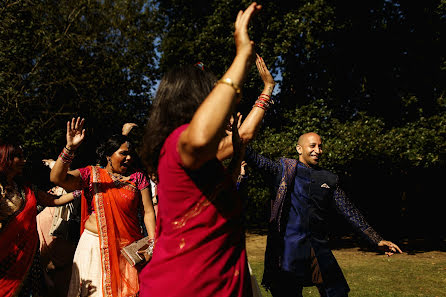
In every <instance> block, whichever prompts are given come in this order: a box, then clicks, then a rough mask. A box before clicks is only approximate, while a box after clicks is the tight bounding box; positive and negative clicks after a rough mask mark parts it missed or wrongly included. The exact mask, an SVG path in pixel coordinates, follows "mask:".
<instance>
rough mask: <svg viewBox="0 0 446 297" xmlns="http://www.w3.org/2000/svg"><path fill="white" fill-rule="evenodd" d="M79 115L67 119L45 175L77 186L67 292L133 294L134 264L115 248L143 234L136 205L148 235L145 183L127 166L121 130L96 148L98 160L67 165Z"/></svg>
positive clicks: (151, 219) (151, 225)
mask: <svg viewBox="0 0 446 297" xmlns="http://www.w3.org/2000/svg"><path fill="white" fill-rule="evenodd" d="M82 127H83V120H81V119H79V118H78V119H77V120H75V119H72V121H71V123H70V122H68V125H67V145H66V147H65V148H64V150H63V152H62V153H61V155H60V156H59V158H58V159H57V161H56V163H55V165H54V167H53V169H52V170H51V174H50V178H51V181H53V182H54V183H55V184H57V185H59V186H61V187H63V188H65V189H68V190H74V189H83V191H82V192H83V195H82V201H81V238H80V240H79V243H78V246H77V249H76V252H75V255H74V260H73V269H72V276H71V281H70V288H69V293H68V296H136V295H137V294H138V292H139V282H138V268H137V267H133V266H131V265H130V264H129V263H128V262H127V261H126V259H125V257H124V256H123V255H122V254H121V252H120V251H121V249H122V248H123V247H125V246H126V245H128V244H130V243H132V242H133V241H136V240H138V239H141V238H142V237H143V235H142V230H141V226H140V224H139V220H138V213H137V211H138V209H144V224H145V227H146V230H147V233H148V235H149V237H150V238H153V237H154V233H155V214H154V210H153V205H152V200H151V195H150V190H149V189H150V184H149V181H148V178H147V176H146V175H145V174H144V173H143V172H142V171H138V170H135V169H134V168H133V167H132V158H135V157H136V156H135V155H134V151H133V149H132V146H131V144H130V142H129V141H128V138H127V137H126V136H124V135H114V136H112V137H111V138H110V139H109V140H108V141H107V142H106V143H105V144H104V145H102V146H101V147H100V148H99V149H98V152H100V159H101V161H102V164H101V166H87V167H84V168H80V169H76V170H71V171H68V166H69V164H70V162H71V160H72V158H73V157H74V154H73V152H74V150H75V149H76V148H77V147H78V146H79V145H80V143H81V142H82V140H83V138H84V130H83V129H82Z"/></svg>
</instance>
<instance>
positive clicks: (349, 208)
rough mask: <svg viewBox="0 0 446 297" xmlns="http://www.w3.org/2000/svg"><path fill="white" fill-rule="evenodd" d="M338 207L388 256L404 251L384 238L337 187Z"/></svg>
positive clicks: (335, 194)
mask: <svg viewBox="0 0 446 297" xmlns="http://www.w3.org/2000/svg"><path fill="white" fill-rule="evenodd" d="M334 202H335V206H336V209H337V210H338V212H339V213H340V214H342V215H343V216H344V217H345V218H346V219H347V220H348V221H349V222H350V224H351V225H353V227H354V228H355V229H356V230H358V231H359V232H360V233H361V234H362V235H363V236H364V237H365V238H366V239H367V240H368V241H369V242H370V243H371V244H373V245H375V246H377V247H378V249H380V250H381V251H384V252H385V253H386V255H387V256H391V255H393V254H395V253H402V251H401V249H400V248H399V247H398V246H397V245H396V244H394V243H393V242H391V241H387V240H384V239H383V238H382V237H381V235H379V234H378V233H377V232H376V231H375V230H374V229H373V228H372V227H371V226H370V225H369V224H368V223H367V221H366V220H365V218H364V216H363V215H362V214H361V212H360V211H359V210H358V209H357V208H356V207H355V205H354V204H353V203H352V202H351V200H350V199H348V197H347V195H346V194H345V192H344V191H343V190H342V189H341V188H340V187H337V188H336V190H335V192H334Z"/></svg>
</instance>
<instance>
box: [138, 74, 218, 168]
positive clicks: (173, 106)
mask: <svg viewBox="0 0 446 297" xmlns="http://www.w3.org/2000/svg"><path fill="white" fill-rule="evenodd" d="M216 81H217V78H216V77H215V75H214V74H212V73H210V72H208V71H206V70H202V69H200V68H199V67H197V66H192V65H186V66H182V67H177V68H174V69H171V70H170V71H169V72H167V73H166V74H165V75H164V77H163V79H162V80H161V82H160V85H159V87H158V90H157V93H156V96H155V100H154V102H153V106H152V109H151V111H150V114H149V119H148V122H147V125H146V128H145V135H144V139H143V142H142V148H141V150H140V152H141V153H140V154H141V159H142V161H143V163H144V165H145V166H146V167H147V170H148V172H151V173H152V172H153V173H155V172H157V167H158V160H159V154H160V151H161V148H162V146H163V144H164V141H165V140H166V138H167V136H169V134H170V133H172V131H173V130H175V129H176V128H178V127H179V126H181V125H183V124H186V123H189V122H190V121H191V120H192V117H193V115H194V113H195V111H196V110H197V109H198V107H199V106H200V104H201V103H202V102H203V101H204V99H205V98H206V97H207V95H209V93H210V92H211V90H212V89H213V87H214V84H215V82H216Z"/></svg>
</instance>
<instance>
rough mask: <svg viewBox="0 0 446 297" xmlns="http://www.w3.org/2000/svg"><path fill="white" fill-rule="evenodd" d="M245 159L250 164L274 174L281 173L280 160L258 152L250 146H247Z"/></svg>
mask: <svg viewBox="0 0 446 297" xmlns="http://www.w3.org/2000/svg"><path fill="white" fill-rule="evenodd" d="M244 160H245V161H246V163H247V164H248V166H250V167H253V168H256V169H260V170H262V171H264V172H266V173H267V174H270V175H272V176H277V175H278V174H279V173H280V168H281V166H280V163H279V162H277V161H273V160H271V159H268V158H266V157H264V156H262V155H260V154H258V153H256V152H255V151H254V150H253V149H252V148H251V147H250V146H248V147H246V152H245V158H244Z"/></svg>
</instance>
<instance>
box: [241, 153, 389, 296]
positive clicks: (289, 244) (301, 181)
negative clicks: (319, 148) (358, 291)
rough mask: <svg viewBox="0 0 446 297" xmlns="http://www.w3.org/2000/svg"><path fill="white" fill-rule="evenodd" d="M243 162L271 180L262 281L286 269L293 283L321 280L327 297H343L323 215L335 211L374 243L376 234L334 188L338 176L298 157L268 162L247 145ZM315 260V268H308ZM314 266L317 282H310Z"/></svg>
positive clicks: (270, 280) (344, 285)
mask: <svg viewBox="0 0 446 297" xmlns="http://www.w3.org/2000/svg"><path fill="white" fill-rule="evenodd" d="M245 161H246V162H247V164H248V165H249V166H251V167H254V168H258V169H261V170H262V171H264V172H266V173H268V174H270V175H272V177H274V178H275V187H276V190H277V194H276V196H275V197H274V199H273V200H272V202H271V217H270V222H269V230H268V238H267V246H266V252H265V266H264V274H263V280H262V284H263V285H264V286H265V287H266V288H267V289H270V288H271V286H272V285H274V284H273V282H274V280H275V278H276V279H277V275H280V273H282V272H289V273H291V274H292V275H293V279H294V280H296V282H298V284H297V285H299V286H313V285H316V284H322V285H323V290H324V291H325V292H324V293H325V294H326V295H327V296H330V297H331V296H346V295H347V293H348V292H349V290H350V289H349V287H348V284H347V282H346V280H345V278H344V276H343V274H342V271H341V268H340V267H339V265H338V263H337V262H336V259H335V257H334V256H333V254H332V252H331V250H330V248H329V245H328V231H329V228H328V221H327V218H328V214H329V212H331V211H332V210H333V209H336V210H337V211H338V212H339V213H340V214H342V215H343V216H344V217H345V218H346V219H347V220H348V221H349V222H350V223H351V224H352V225H353V227H354V228H355V229H356V230H358V231H359V232H360V233H361V234H362V235H364V237H365V238H366V239H368V241H370V243H372V244H374V245H375V246H376V245H377V244H378V242H379V241H380V240H382V238H381V236H379V235H378V234H377V233H376V232H375V231H374V230H373V229H372V228H371V227H370V226H369V224H368V223H367V222H366V221H365V219H364V217H363V216H362V215H361V213H360V212H359V211H358V209H357V208H355V206H354V205H353V204H352V203H351V202H350V200H349V199H348V198H347V197H346V195H345V193H344V191H342V189H341V188H340V187H339V186H338V176H337V175H335V174H333V173H331V172H330V171H327V170H324V169H322V168H318V167H315V168H309V167H306V166H305V165H304V164H302V163H300V162H299V161H298V160H294V159H286V158H282V159H280V160H279V161H276V162H275V161H272V160H270V159H268V158H265V157H263V156H261V155H259V154H257V153H255V152H254V151H252V150H251V149H250V148H249V147H248V148H247V151H246V155H245ZM314 263H316V269H314ZM315 270H316V271H317V275H318V276H319V277H316V278H318V279H319V280H320V281H321V283H317V282H315V277H314V275H315Z"/></svg>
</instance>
